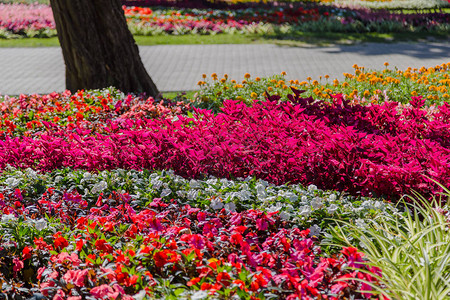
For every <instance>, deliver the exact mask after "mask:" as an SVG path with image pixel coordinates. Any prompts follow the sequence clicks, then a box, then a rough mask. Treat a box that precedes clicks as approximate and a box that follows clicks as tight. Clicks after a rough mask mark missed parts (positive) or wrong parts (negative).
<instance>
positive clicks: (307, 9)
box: [0, 3, 450, 38]
mask: <svg viewBox="0 0 450 300" xmlns="http://www.w3.org/2000/svg"><path fill="white" fill-rule="evenodd" d="M124 9H125V14H126V16H127V21H128V25H129V28H130V30H131V32H132V33H133V34H135V35H150V36H154V35H185V34H201V35H211V34H218V33H226V34H244V35H249V34H258V35H262V36H264V35H268V36H274V35H275V36H280V35H281V36H295V35H296V34H298V33H300V32H340V33H370V32H377V33H393V32H416V33H417V32H425V33H430V32H434V33H443V34H446V33H448V29H449V20H450V19H449V16H448V14H446V13H437V12H436V13H425V14H424V13H416V14H402V13H389V12H387V11H374V12H372V11H370V10H367V9H350V8H340V7H335V6H324V5H317V4H311V3H303V4H297V5H294V6H286V5H285V6H281V7H277V6H272V7H267V8H258V7H252V8H242V9H233V10H230V9H227V10H220V9H213V10H211V9H207V10H205V9H197V8H194V9H186V8H180V9H165V8H157V7H156V8H152V9H149V8H142V7H128V8H126V7H124ZM55 35H56V31H55V24H54V20H53V15H52V13H51V8H50V6H46V5H43V4H38V5H35V4H31V5H26V4H0V37H1V38H19V37H51V36H55Z"/></svg>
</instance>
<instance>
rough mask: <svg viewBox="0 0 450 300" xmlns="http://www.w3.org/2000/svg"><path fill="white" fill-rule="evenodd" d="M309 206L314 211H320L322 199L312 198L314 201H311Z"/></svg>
mask: <svg viewBox="0 0 450 300" xmlns="http://www.w3.org/2000/svg"><path fill="white" fill-rule="evenodd" d="M311 206H312V207H313V208H314V209H321V208H322V206H323V202H322V199H320V198H317V197H316V198H314V199H313V200H312V201H311Z"/></svg>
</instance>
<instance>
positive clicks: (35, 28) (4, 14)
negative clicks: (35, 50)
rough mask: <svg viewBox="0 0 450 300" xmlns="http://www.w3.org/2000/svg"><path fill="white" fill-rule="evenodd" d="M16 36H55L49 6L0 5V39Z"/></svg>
mask: <svg viewBox="0 0 450 300" xmlns="http://www.w3.org/2000/svg"><path fill="white" fill-rule="evenodd" d="M16 35H21V36H27V37H50V36H55V35H56V30H55V24H54V20H53V13H52V10H51V8H50V6H48V5H44V4H36V5H26V4H2V3H0V38H10V37H15V36H16Z"/></svg>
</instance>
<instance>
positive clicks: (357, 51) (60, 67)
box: [0, 42, 450, 95]
mask: <svg viewBox="0 0 450 300" xmlns="http://www.w3.org/2000/svg"><path fill="white" fill-rule="evenodd" d="M140 53H141V58H142V61H143V62H144V65H145V67H146V68H147V71H148V72H149V74H150V76H151V77H152V78H153V80H154V81H155V83H156V85H157V86H158V88H159V89H160V90H161V91H183V90H195V89H197V88H198V86H197V82H198V81H199V80H201V79H202V74H203V73H206V74H208V75H210V74H211V73H217V74H218V75H219V76H222V75H223V74H225V73H227V74H228V75H229V76H230V77H231V78H234V79H236V80H242V79H243V76H244V74H245V73H247V72H248V73H250V74H251V75H252V76H254V77H256V76H260V77H262V76H270V75H273V74H278V73H281V72H282V71H285V72H287V79H298V80H300V81H302V80H305V79H306V78H307V77H308V76H310V77H312V78H313V79H318V78H319V76H324V75H329V76H330V77H331V78H338V79H342V78H343V75H342V73H343V72H348V73H352V72H353V68H352V66H353V65H354V64H358V65H359V66H364V67H366V68H369V69H377V70H381V69H383V68H384V66H383V63H384V62H389V64H390V67H394V66H396V67H398V68H399V69H401V70H403V69H406V68H407V67H417V68H419V67H422V66H425V67H431V66H435V65H438V64H442V63H448V62H450V43H448V42H428V43H393V44H382V43H376V44H375V43H365V44H359V45H338V46H330V47H288V46H278V45H273V44H263V45H160V46H142V47H140ZM64 89H65V79H64V61H63V57H62V52H61V49H60V48H0V94H2V95H17V94H21V93H25V94H30V93H41V94H42V93H50V92H53V91H58V92H59V91H63V90H64Z"/></svg>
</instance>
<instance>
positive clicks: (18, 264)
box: [13, 257, 23, 273]
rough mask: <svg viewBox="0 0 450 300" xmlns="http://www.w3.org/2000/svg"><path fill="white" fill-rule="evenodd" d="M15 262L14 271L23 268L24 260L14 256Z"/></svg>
mask: <svg viewBox="0 0 450 300" xmlns="http://www.w3.org/2000/svg"><path fill="white" fill-rule="evenodd" d="M13 264H14V266H13V271H14V273H17V272H19V271H20V270H22V269H23V261H21V260H20V259H18V258H17V257H14V258H13Z"/></svg>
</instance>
